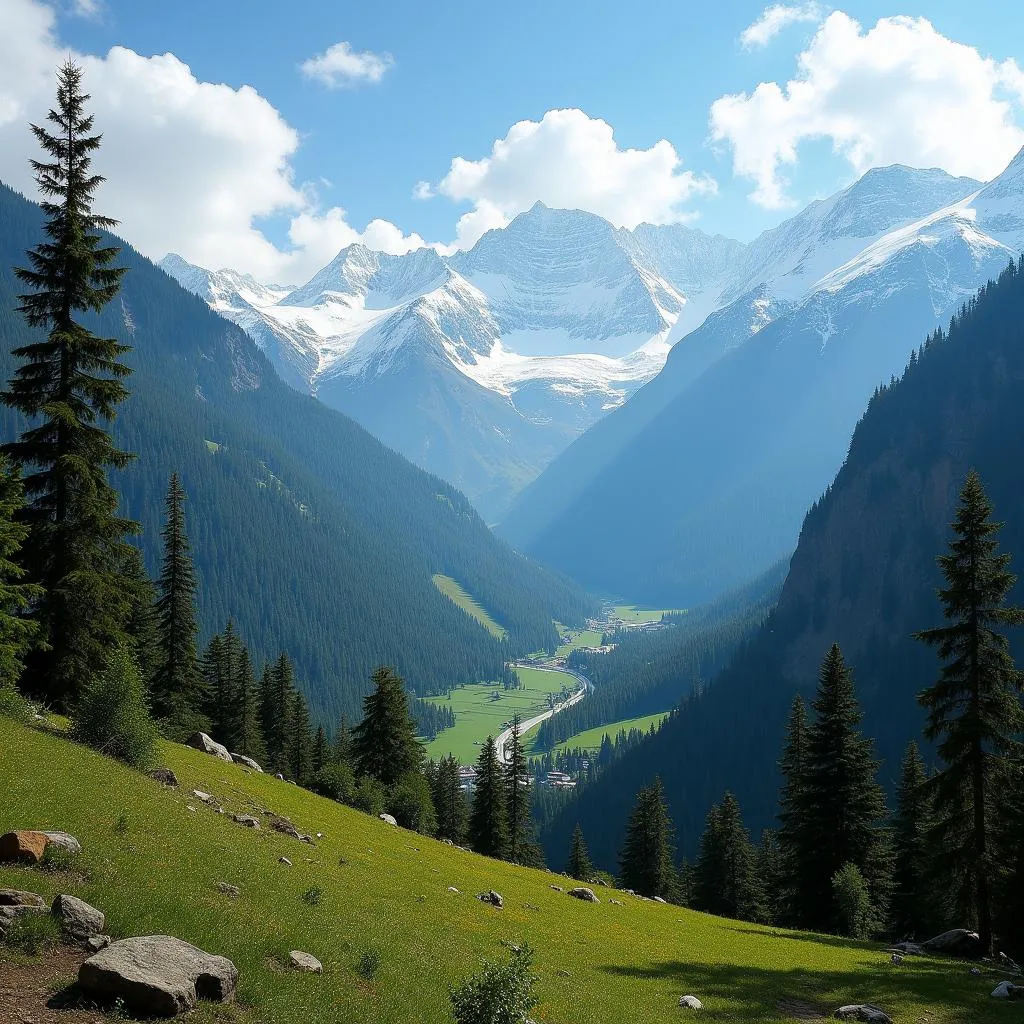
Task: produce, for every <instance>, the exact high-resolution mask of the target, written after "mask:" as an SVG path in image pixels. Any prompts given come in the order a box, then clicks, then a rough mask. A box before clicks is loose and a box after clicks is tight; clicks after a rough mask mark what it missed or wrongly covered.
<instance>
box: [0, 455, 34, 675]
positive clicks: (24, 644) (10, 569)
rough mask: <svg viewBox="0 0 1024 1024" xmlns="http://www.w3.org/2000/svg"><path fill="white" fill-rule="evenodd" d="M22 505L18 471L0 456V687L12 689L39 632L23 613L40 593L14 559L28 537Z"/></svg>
mask: <svg viewBox="0 0 1024 1024" xmlns="http://www.w3.org/2000/svg"><path fill="white" fill-rule="evenodd" d="M24 504H25V499H24V495H23V493H22V487H21V476H20V474H19V473H18V469H17V467H15V466H11V465H10V463H9V462H8V461H7V459H6V458H5V457H4V456H2V455H0V688H3V687H11V686H14V685H15V684H16V683H17V682H18V680H19V679H20V678H21V673H22V669H23V668H24V664H23V659H24V657H25V654H26V653H27V652H28V651H30V650H31V649H32V647H33V646H34V645H35V644H36V642H37V640H38V637H39V632H40V627H39V624H38V623H37V622H35V621H33V620H32V619H29V618H26V617H25V612H27V611H28V610H29V608H31V606H32V603H33V602H34V601H36V600H38V598H39V597H41V596H42V590H41V588H40V587H38V586H36V585H34V584H32V583H26V582H25V570H24V569H23V568H22V567H21V565H20V564H19V561H18V560H17V559H18V554H19V552H20V551H21V546H22V544H23V543H24V542H25V538H26V537H27V536H28V527H27V526H26V525H25V524H24V523H23V522H22V521H21V520H20V518H19V513H20V512H21V511H22V509H23V508H24Z"/></svg>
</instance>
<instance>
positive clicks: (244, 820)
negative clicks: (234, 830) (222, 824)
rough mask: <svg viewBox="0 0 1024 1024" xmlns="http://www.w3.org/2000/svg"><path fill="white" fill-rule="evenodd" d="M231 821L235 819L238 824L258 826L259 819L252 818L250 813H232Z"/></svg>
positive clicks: (247, 826) (249, 826) (250, 826)
mask: <svg viewBox="0 0 1024 1024" xmlns="http://www.w3.org/2000/svg"><path fill="white" fill-rule="evenodd" d="M231 820H232V821H237V822H238V824H239V825H244V826H245V827H246V828H259V827H260V823H259V821H258V820H257V819H256V818H254V817H253V816H252V815H251V814H232V815H231Z"/></svg>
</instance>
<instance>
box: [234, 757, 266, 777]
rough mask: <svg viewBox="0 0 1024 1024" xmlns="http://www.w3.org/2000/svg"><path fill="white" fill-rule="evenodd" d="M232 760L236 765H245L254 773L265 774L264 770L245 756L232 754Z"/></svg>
mask: <svg viewBox="0 0 1024 1024" xmlns="http://www.w3.org/2000/svg"><path fill="white" fill-rule="evenodd" d="M231 760H232V761H234V762H235V764H244V765H245V767H246V768H251V769H252V770H253V771H254V772H259V773H260V774H261V775H262V774H263V769H262V768H261V767H260V766H259V765H258V764H257V763H256V762H255V761H254V760H253V759H252V758H251V757H246V756H245V754H232V755H231Z"/></svg>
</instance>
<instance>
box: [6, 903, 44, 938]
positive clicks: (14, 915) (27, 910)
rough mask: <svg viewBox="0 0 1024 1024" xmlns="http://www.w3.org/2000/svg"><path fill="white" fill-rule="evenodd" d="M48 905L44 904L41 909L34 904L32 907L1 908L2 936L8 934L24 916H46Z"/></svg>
mask: <svg viewBox="0 0 1024 1024" xmlns="http://www.w3.org/2000/svg"><path fill="white" fill-rule="evenodd" d="M45 913H46V904H45V903H44V904H43V905H42V906H41V907H37V906H35V905H34V904H33V905H32V906H27V907H26V906H17V907H0V936H3V935H6V934H7V929H8V928H10V927H11V925H12V924H14V922H15V921H16V920H17V919H18V918H19V917H21V916H22V915H24V914H45Z"/></svg>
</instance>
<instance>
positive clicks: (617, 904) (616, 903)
mask: <svg viewBox="0 0 1024 1024" xmlns="http://www.w3.org/2000/svg"><path fill="white" fill-rule="evenodd" d="M608 902H609V903H614V904H615V906H617V907H624V906H625V905H626V904H625V903H623V902H622V900H615V899H610V900H609V901H608Z"/></svg>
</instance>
